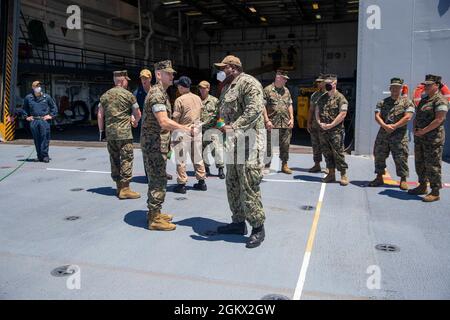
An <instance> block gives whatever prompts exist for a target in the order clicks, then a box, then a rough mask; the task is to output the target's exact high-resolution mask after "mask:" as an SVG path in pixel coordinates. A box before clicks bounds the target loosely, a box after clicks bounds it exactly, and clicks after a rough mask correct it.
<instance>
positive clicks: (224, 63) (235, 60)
mask: <svg viewBox="0 0 450 320" xmlns="http://www.w3.org/2000/svg"><path fill="white" fill-rule="evenodd" d="M229 64H232V65H235V66H238V67H242V63H241V59H239V58H238V57H235V56H226V57H225V58H224V59H223V60H222V62H218V63H214V65H215V66H216V67H217V68H223V67H225V66H227V65H229Z"/></svg>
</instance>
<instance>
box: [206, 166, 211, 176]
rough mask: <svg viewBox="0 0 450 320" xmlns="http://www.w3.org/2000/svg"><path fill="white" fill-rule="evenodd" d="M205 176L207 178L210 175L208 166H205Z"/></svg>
mask: <svg viewBox="0 0 450 320" xmlns="http://www.w3.org/2000/svg"><path fill="white" fill-rule="evenodd" d="M205 171H206V176H207V177H209V176H210V175H211V171H210V170H209V166H205Z"/></svg>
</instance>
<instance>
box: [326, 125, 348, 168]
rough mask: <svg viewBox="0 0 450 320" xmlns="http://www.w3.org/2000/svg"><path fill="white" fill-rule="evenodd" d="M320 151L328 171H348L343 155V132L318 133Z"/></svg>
mask: <svg viewBox="0 0 450 320" xmlns="http://www.w3.org/2000/svg"><path fill="white" fill-rule="evenodd" d="M320 151H321V152H322V154H323V155H324V157H325V162H326V163H327V168H328V169H336V168H337V170H338V171H343V170H346V169H348V165H347V163H346V162H345V153H344V131H343V130H331V131H323V130H321V131H320Z"/></svg>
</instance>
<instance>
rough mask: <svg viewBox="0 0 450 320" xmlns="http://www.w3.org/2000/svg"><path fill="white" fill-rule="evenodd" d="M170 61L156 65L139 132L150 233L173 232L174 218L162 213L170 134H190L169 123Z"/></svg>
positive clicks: (179, 126) (171, 77) (182, 127)
mask: <svg viewBox="0 0 450 320" xmlns="http://www.w3.org/2000/svg"><path fill="white" fill-rule="evenodd" d="M174 73H175V70H174V69H173V68H172V62H171V61H170V60H166V61H161V62H158V63H155V76H156V81H157V83H156V85H154V86H152V88H151V89H150V91H149V93H148V95H147V98H146V99H145V104H144V115H143V118H142V129H141V148H142V156H143V158H144V166H145V170H146V172H147V174H148V200H147V205H148V215H147V218H148V228H149V230H159V231H172V230H175V229H176V226H175V225H174V224H173V223H171V222H170V221H172V219H173V216H172V215H167V214H164V213H161V208H162V204H163V203H164V200H165V197H166V188H167V175H166V165H167V153H168V152H169V146H170V139H171V131H173V130H182V131H184V132H187V133H191V132H192V130H191V128H188V127H185V126H182V125H180V124H178V123H176V122H175V121H173V120H171V119H170V117H171V114H172V106H171V104H170V101H169V96H168V95H167V92H166V90H167V88H168V87H170V86H171V85H172V83H173V74H174Z"/></svg>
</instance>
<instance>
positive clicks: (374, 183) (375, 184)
mask: <svg viewBox="0 0 450 320" xmlns="http://www.w3.org/2000/svg"><path fill="white" fill-rule="evenodd" d="M382 185H384V180H383V175H382V174H377V177H376V178H375V179H374V180H373V181H370V182H369V187H380V186H382Z"/></svg>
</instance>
